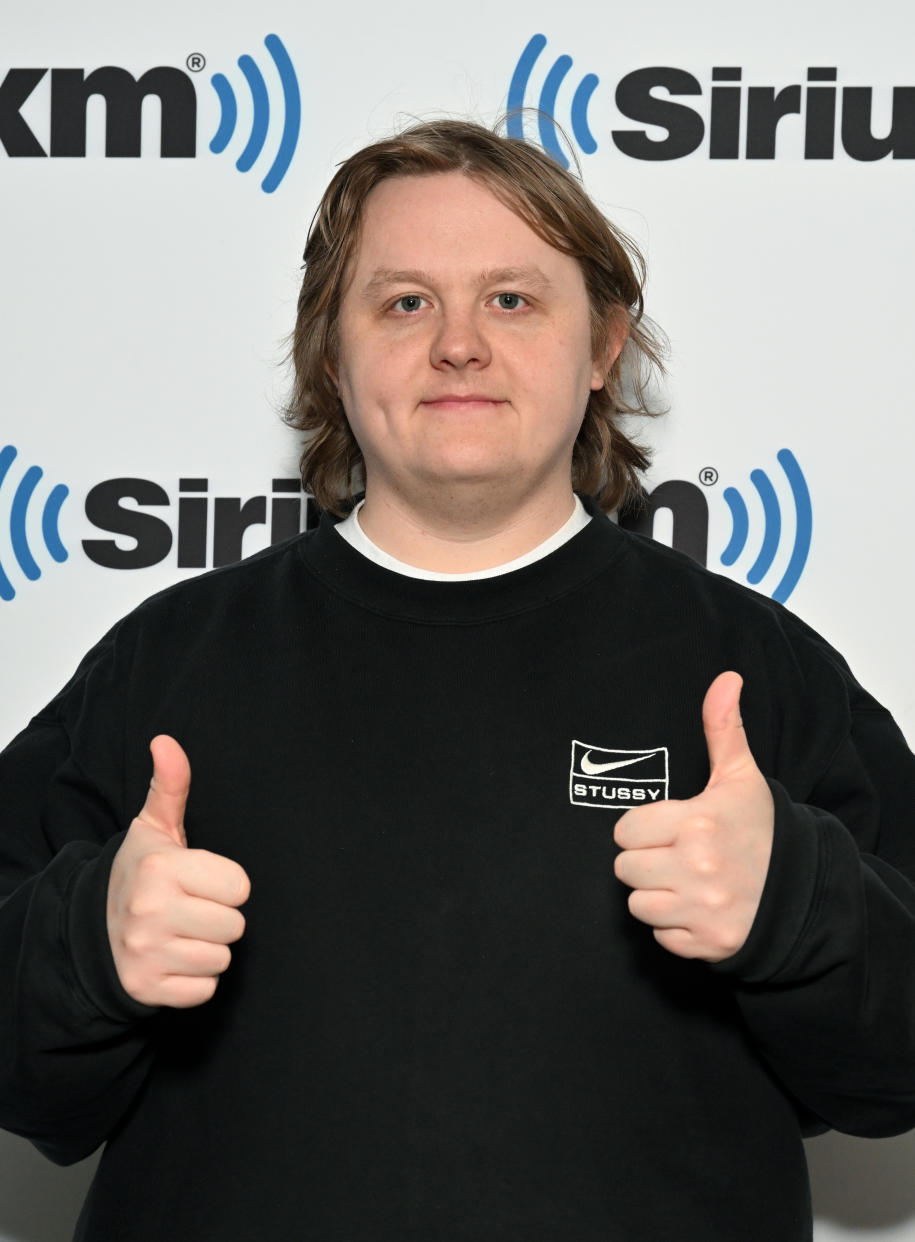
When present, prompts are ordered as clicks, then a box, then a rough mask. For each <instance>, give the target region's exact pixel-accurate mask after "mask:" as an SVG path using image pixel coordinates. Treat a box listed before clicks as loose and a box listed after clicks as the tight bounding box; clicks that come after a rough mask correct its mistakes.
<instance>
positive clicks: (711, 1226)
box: [0, 507, 915, 1242]
mask: <svg viewBox="0 0 915 1242" xmlns="http://www.w3.org/2000/svg"><path fill="white" fill-rule="evenodd" d="M592 513H594V520H593V521H592V522H591V523H590V524H589V525H588V526H587V527H586V528H585V529H584V530H583V531H581V532H580V533H579V534H578V535H576V536H575V537H574V538H573V539H572V540H570V541H569V542H568V543H567V544H565V545H564V546H563V547H561V548H560V549H559V550H557V551H556V552H554V553H552V554H551V555H549V556H547V557H546V558H544V559H543V560H541V561H538V562H537V563H535V564H533V565H530V566H527V567H525V568H523V569H520V570H517V571H515V572H512V573H509V574H506V575H503V576H501V577H495V578H490V579H484V580H480V581H472V582H461V583H450V582H428V581H422V580H417V579H412V578H407V577H404V576H401V575H398V574H396V573H393V572H391V571H389V570H387V569H383V568H381V567H379V566H377V565H375V564H373V563H371V562H369V561H368V560H366V559H365V558H364V557H362V556H361V555H360V554H359V553H358V552H356V551H355V550H354V549H352V548H351V547H349V545H347V544H346V543H345V542H344V540H343V539H341V538H340V536H339V535H338V534H337V533H336V532H335V531H334V529H333V524H332V523H331V522H330V521H329V520H328V519H326V518H325V519H324V520H323V522H322V525H321V527H320V528H319V529H318V530H317V531H315V532H312V533H309V534H306V535H302V536H299V537H298V538H296V539H293V540H291V541H289V542H287V543H285V544H282V545H280V546H278V547H276V548H273V549H270V550H268V551H267V552H264V553H261V554H260V555H258V556H255V557H252V558H250V559H249V560H246V561H243V562H241V563H240V564H238V565H234V566H231V567H228V568H225V569H221V570H217V571H215V572H213V573H210V574H206V575H204V576H203V577H201V578H198V579H195V580H193V581H190V582H185V583H183V584H181V585H179V586H176V587H173V588H171V589H169V590H167V591H164V592H162V593H161V594H159V595H157V596H155V597H154V598H153V599H151V600H148V601H147V602H146V603H145V604H143V605H142V606H141V607H140V608H138V609H137V610H136V611H135V612H133V613H132V614H131V615H130V616H128V617H127V618H126V619H125V620H123V621H122V622H120V623H119V624H118V625H117V626H115V628H114V629H113V630H111V632H110V633H109V634H108V635H107V636H106V637H105V638H104V639H103V640H102V641H101V642H100V643H99V644H98V646H97V647H96V648H95V649H94V650H93V651H92V652H90V653H89V655H88V656H87V657H86V658H85V660H84V661H83V663H82V664H81V666H80V668H79V670H78V671H77V673H76V674H75V676H74V678H73V679H72V681H71V682H70V683H69V684H68V685H67V686H66V687H65V689H64V690H63V691H62V692H61V693H60V694H59V695H58V696H57V698H56V699H54V701H53V702H52V703H51V704H50V705H49V706H48V707H47V708H46V709H45V710H44V711H42V712H41V713H40V714H39V715H38V716H37V717H36V718H35V719H34V720H33V721H32V723H31V725H30V726H29V727H28V728H27V729H26V730H25V731H24V732H23V733H22V734H20V735H19V737H17V738H16V739H15V740H14V741H13V742H12V743H11V745H10V746H9V747H8V749H7V750H6V751H5V752H4V753H3V755H2V756H0V819H2V822H0V895H2V897H3V898H4V900H3V904H2V906H0V986H2V997H3V1002H2V1006H0V1124H2V1125H4V1126H6V1127H7V1128H9V1129H10V1130H13V1131H15V1132H16V1133H18V1134H23V1135H27V1136H28V1137H29V1138H30V1139H31V1140H32V1141H33V1142H34V1143H35V1144H36V1145H37V1146H38V1147H39V1148H40V1149H41V1150H42V1151H44V1152H45V1153H46V1154H47V1155H48V1156H50V1157H51V1158H52V1159H54V1160H56V1161H59V1162H61V1163H67V1162H70V1161H74V1160H78V1159H80V1158H81V1157H84V1156H86V1155H88V1154H89V1153H90V1152H91V1151H93V1150H94V1149H95V1148H96V1147H98V1146H99V1144H101V1143H103V1142H107V1146H106V1150H105V1153H104V1155H103V1158H102V1161H101V1164H100V1166H99V1170H98V1173H97V1176H96V1179H95V1182H94V1184H93V1187H92V1190H91V1191H90V1195H89V1199H88V1201H87V1204H86V1208H85V1210H84V1212H83V1215H82V1217H81V1221H80V1225H79V1226H78V1230H77V1237H78V1238H81V1239H87V1240H88V1242H153V1240H155V1242H161V1240H162V1239H163V1238H168V1239H170V1242H207V1240H208V1239H213V1240H214V1242H215V1240H217V1239H218V1240H219V1242H236V1240H237V1242H250V1239H251V1238H252V1237H259V1238H267V1239H271V1240H275V1242H286V1240H291V1239H305V1240H307V1242H403V1240H406V1239H416V1240H417V1242H420V1240H422V1242H659V1240H665V1239H668V1238H677V1239H678V1242H709V1239H715V1240H716V1242H724V1240H728V1239H734V1242H737V1240H739V1242H753V1240H755V1239H758V1240H759V1242H773V1239H778V1240H779V1242H795V1240H797V1242H800V1240H801V1239H809V1238H810V1236H811V1221H810V1204H809V1192H808V1185H807V1175H806V1168H805V1162H804V1155H803V1148H802V1144H801V1134H802V1132H808V1131H809V1130H814V1129H817V1128H820V1129H822V1128H824V1127H827V1126H832V1127H836V1128H838V1129H841V1130H846V1131H848V1132H851V1133H855V1134H871V1135H883V1134H892V1133H897V1132H899V1131H902V1130H904V1129H907V1128H908V1127H910V1126H912V1125H915V884H913V877H915V824H913V822H912V815H913V812H912V808H913V804H915V759H913V757H912V755H911V754H910V752H909V751H908V749H907V747H906V745H905V742H904V741H903V739H902V736H901V734H900V733H899V731H898V729H897V728H896V726H895V725H894V724H893V722H892V720H891V719H890V717H889V715H888V714H887V712H886V711H885V710H884V709H883V708H882V707H880V705H879V704H877V703H876V702H875V701H874V700H873V699H872V698H871V697H870V696H869V695H868V694H866V693H865V691H863V690H862V689H861V687H860V686H858V684H857V683H856V682H855V680H854V679H853V677H852V676H851V674H850V673H849V671H848V669H847V667H846V665H845V663H844V662H843V660H842V659H841V657H840V656H839V655H837V653H836V652H835V651H833V650H832V649H831V648H830V647H829V646H827V644H826V643H824V642H823V640H822V639H820V638H819V637H818V636H817V635H816V634H814V633H813V632H812V631H811V630H810V629H808V628H807V627H806V626H805V625H803V623H801V622H800V621H799V620H797V619H796V618H795V617H793V616H792V615H791V614H789V613H788V612H786V611H785V610H784V609H783V608H781V607H780V606H779V605H777V604H774V603H772V602H771V601H769V600H767V599H764V598H763V597H761V596H758V595H756V594H754V593H753V592H750V591H748V590H746V589H744V588H742V587H740V586H738V585H736V584H734V583H733V582H730V581H728V580H726V579H723V578H720V577H718V576H716V575H714V574H711V573H708V572H707V571H706V570H704V569H702V568H701V567H700V566H698V565H696V564H695V563H693V562H692V561H690V560H688V559H686V558H684V557H681V556H679V555H678V554H677V553H675V552H672V551H670V550H669V549H667V548H664V547H662V546H660V545H658V544H655V543H652V542H651V541H650V540H646V539H642V538H640V537H638V536H635V535H632V534H628V533H626V532H623V531H621V530H619V529H618V528H617V527H615V526H614V525H613V524H612V523H611V522H610V521H608V520H607V519H606V518H604V517H603V516H601V515H599V514H598V513H597V511H596V510H594V509H593V507H592ZM729 668H733V669H736V670H737V671H738V672H740V673H741V674H742V675H743V677H744V682H745V686H744V693H743V698H742V704H741V706H742V714H743V719H744V723H745V725H746V730H747V737H748V740H749V743H750V746H751V748H752V750H753V753H754V755H755V758H756V761H757V763H758V764H759V766H760V768H761V769H762V771H763V772H764V773H765V775H766V776H767V777H768V778H770V779H771V784H772V790H773V794H774V797H775V807H776V824H775V839H774V847H773V854H772V861H771V865H770V870H769V875H768V877H767V881H766V886H765V890H764V892H763V897H762V903H761V906H760V909H759V913H758V916H757V918H756V921H755V923H754V925H753V929H752V931H751V933H750V937H749V939H748V941H747V943H746V944H745V945H744V947H743V948H742V949H741V950H740V951H739V952H738V953H737V954H736V955H735V956H734V957H732V958H730V959H728V960H727V961H724V962H722V963H719V964H718V965H716V966H709V965H707V964H705V963H702V962H697V961H687V960H684V959H681V958H678V957H675V956H674V955H672V954H669V953H667V952H666V951H665V950H664V949H663V948H661V947H660V946H659V945H658V944H657V943H656V942H655V940H654V938H653V936H652V933H651V929H650V928H648V927H646V926H644V925H642V924H641V923H639V922H637V921H636V920H635V919H633V918H632V917H631V915H630V914H629V912H628V909H627V905H626V899H627V895H628V890H627V889H626V888H625V887H624V886H623V885H622V884H620V883H619V882H618V881H617V880H616V878H615V877H614V874H613V858H614V855H615V852H616V847H615V845H614V842H613V825H614V823H615V822H616V819H617V818H618V817H619V815H620V814H621V813H622V810H623V809H624V808H625V806H626V805H629V804H630V802H632V801H633V800H635V799H636V798H638V797H641V799H642V800H644V799H645V798H646V797H648V798H655V797H664V796H669V797H671V798H688V797H691V796H693V795H695V794H697V793H699V792H700V791H701V790H702V789H703V787H704V785H705V783H706V780H707V778H708V758H707V752H706V746H705V740H704V736H703V731H702V723H701V715H700V709H701V703H702V699H703V696H704V694H705V691H706V689H707V687H708V685H709V684H710V682H711V681H712V680H713V678H714V677H715V676H716V674H718V673H719V672H721V671H722V670H724V669H729ZM163 732H164V733H170V734H172V735H173V736H174V737H176V738H177V739H178V741H179V742H180V743H181V744H182V746H183V747H184V748H185V750H186V751H187V754H188V756H189V758H190V762H191V768H192V773H193V780H192V787H191V795H190V801H189V804H188V815H187V820H186V827H187V833H188V839H189V844H190V845H191V846H195V847H203V848H206V849H209V850H213V851H215V852H217V853H219V854H223V855H225V856H227V857H229V858H234V859H236V860H237V861H238V862H239V863H240V864H241V865H242V866H243V867H244V868H245V870H246V871H247V872H248V875H249V876H250V878H251V884H252V894H251V898H250V901H249V902H248V904H247V906H246V907H245V915H246V919H247V929H246V932H245V935H244V937H243V939H242V940H241V941H240V942H239V943H238V944H237V945H235V946H233V961H232V964H231V966H230V968H229V970H228V972H227V973H226V975H225V976H224V977H223V978H222V980H221V982H220V984H219V987H218V989H217V992H216V996H215V997H214V999H213V1000H212V1001H210V1002H208V1003H207V1004H205V1005H202V1006H199V1007H198V1008H196V1009H188V1010H171V1009H162V1010H155V1009H151V1008H148V1007H146V1006H144V1005H141V1004H139V1003H137V1002H135V1001H133V1000H132V999H131V998H130V997H128V996H127V994H126V993H125V992H124V990H123V989H122V987H121V985H120V982H119V980H118V977H117V974H116V971H115V969H114V964H113V960H112V956H111V950H110V947H109V943H108V939H107V931H106V925H105V897H106V889H107V882H108V873H109V869H110V865H111V860H112V857H113V855H114V854H115V852H116V850H117V849H118V847H119V845H120V843H121V841H122V840H123V834H124V831H125V829H126V827H127V825H128V824H129V823H130V820H131V819H132V818H133V816H134V815H135V814H136V813H137V811H138V810H139V808H140V807H141V806H142V804H143V801H144V798H145V794H146V787H147V784H148V781H149V776H150V760H149V754H148V749H147V747H148V743H149V740H150V738H152V737H153V736H154V735H155V734H157V733H163ZM620 752H627V754H628V757H629V758H632V756H633V755H635V759H634V760H633V762H631V763H627V764H621V757H620ZM639 752H645V753H644V756H643V757H641V758H640V757H639ZM622 758H623V759H625V758H627V755H625V754H624V755H623V756H622ZM608 765H615V766H608ZM636 789H642V790H645V791H650V792H645V793H643V794H642V795H636V794H635V793H634V792H633V791H634V790H636ZM621 791H627V792H621Z"/></svg>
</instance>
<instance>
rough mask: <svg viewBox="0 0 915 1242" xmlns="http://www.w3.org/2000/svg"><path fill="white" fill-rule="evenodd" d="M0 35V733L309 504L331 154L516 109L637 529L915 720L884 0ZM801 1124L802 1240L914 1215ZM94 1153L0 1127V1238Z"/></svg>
mask: <svg viewBox="0 0 915 1242" xmlns="http://www.w3.org/2000/svg"><path fill="white" fill-rule="evenodd" d="M0 32H2V37H0V211H2V219H3V228H2V232H0V272H2V290H3V331H2V333H0V411H2V423H0V635H2V652H3V659H2V694H0V742H3V743H5V742H6V741H7V740H9V738H11V737H12V736H13V735H14V734H15V733H16V732H17V731H18V730H19V728H21V727H22V725H23V724H24V723H25V722H26V721H27V720H28V718H29V717H30V715H32V714H33V713H34V712H35V711H36V710H37V709H38V708H40V707H41V706H42V705H43V703H44V702H45V701H47V699H49V698H50V697H51V696H52V695H53V694H54V692H55V691H56V690H57V689H58V688H59V687H60V685H61V684H62V683H63V682H64V681H65V680H66V679H67V677H68V676H69V675H70V673H71V672H72V670H73V668H74V666H75V665H76V663H77V662H78V660H79V658H80V656H81V655H82V653H83V652H84V651H85V650H86V649H87V648H88V647H89V646H90V645H91V644H92V643H93V642H94V641H95V639H96V638H97V637H98V636H99V635H100V634H101V633H103V632H104V631H105V630H106V629H107V628H108V627H109V626H110V625H111V624H112V623H113V622H114V621H115V620H116V619H117V618H118V617H119V616H121V615H122V614H123V613H125V612H126V611H127V610H129V609H130V608H131V607H132V606H133V605H134V604H135V603H137V602H138V601H139V600H141V599H143V598H144V597H145V596H147V595H149V594H151V593H152V592H154V591H156V590H158V589H160V588H162V587H164V586H166V585H168V584H169V583H172V582H174V581H177V580H179V579H181V578H183V577H186V576H188V575H191V574H194V573H199V572H200V571H202V570H205V569H207V568H209V567H212V566H215V565H220V564H225V563H228V562H229V561H232V560H235V559H237V558H238V557H240V556H246V555H249V554H250V553H252V552H255V551H257V550H259V549H260V548H262V547H264V546H266V545H267V544H268V543H270V542H271V541H275V540H278V539H282V538H286V537H287V536H288V535H289V534H291V533H294V532H295V531H296V530H298V529H300V528H302V527H304V526H305V524H306V523H307V521H308V517H309V506H308V501H307V498H306V497H305V496H304V495H303V494H302V492H301V489H300V486H299V483H298V478H297V471H296V460H297V456H298V444H297V442H296V439H295V436H294V433H292V432H291V431H290V430H289V429H288V428H287V427H286V426H285V425H284V424H283V422H282V419H281V416H280V411H281V408H282V404H283V400H284V397H285V394H286V390H287V387H288V383H289V375H288V371H287V370H286V367H285V361H284V359H285V352H286V348H287V341H286V338H287V336H288V334H289V332H290V331H291V328H292V325H293V320H294V313H295V301H296V295H297V288H298V281H299V263H300V257H301V251H302V247H303V244H304V240H305V234H306V230H307V227H308V223H309V221H310V219H311V215H312V212H313V211H314V208H315V206H316V204H317V201H318V198H319V196H320V194H321V191H322V190H323V188H324V186H325V185H326V183H327V181H328V180H329V178H330V176H331V175H332V173H333V170H334V168H335V166H336V164H337V163H338V162H339V161H340V160H341V159H344V158H346V156H347V155H349V154H350V153H352V152H353V151H354V150H356V149H357V148H358V147H360V146H363V145H365V144H366V143H367V142H369V141H372V140H374V139H376V138H379V137H382V136H384V135H386V134H387V133H389V132H390V131H391V129H392V128H394V127H397V126H401V125H403V124H406V123H409V122H410V121H411V120H412V119H417V118H419V119H426V118H430V117H433V116H442V115H450V116H470V117H473V118H474V119H477V120H481V121H483V122H486V123H489V122H492V121H494V120H496V118H498V117H499V116H500V114H502V113H503V112H505V111H506V109H508V108H516V107H520V106H525V105H527V106H531V107H537V108H540V109H542V111H543V112H544V113H545V114H547V116H545V117H543V118H542V119H541V121H540V125H539V141H540V142H541V143H542V144H543V145H544V146H545V147H546V148H547V149H548V150H550V151H552V152H553V153H554V155H555V157H556V158H557V159H559V160H563V161H568V160H570V159H577V160H578V161H579V163H580V166H581V170H582V175H583V178H584V182H585V184H586V187H587V188H588V190H589V191H590V193H591V194H592V196H593V197H594V198H595V199H596V200H597V202H598V203H599V204H600V205H601V206H602V208H603V209H604V210H605V211H606V212H607V214H608V215H609V216H610V217H611V218H612V219H613V220H614V221H615V222H616V223H617V224H619V225H620V226H621V227H622V228H623V229H624V230H626V231H627V232H628V233H630V234H631V235H632V236H633V237H634V238H635V240H636V241H637V242H638V244H639V245H640V247H641V248H642V250H643V252H644V253H645V254H646V257H647V260H648V266H649V282H648V289H647V308H648V312H649V314H650V315H651V316H652V318H654V319H655V320H656V321H657V322H658V323H659V324H660V325H661V326H662V327H663V328H664V330H665V331H666V333H667V335H668V337H669V339H670V343H671V359H670V368H669V374H668V376H667V379H666V384H665V393H664V397H665V400H666V403H667V405H668V407H669V413H668V414H667V415H666V416H665V417H664V418H663V419H660V420H657V421H655V422H653V423H651V424H650V425H648V426H646V427H645V428H644V429H643V437H644V439H645V440H646V441H647V442H648V443H650V444H651V445H652V446H653V448H654V452H655V464H654V466H653V469H652V472H651V475H650V478H649V484H650V486H651V488H652V509H653V521H654V527H653V533H654V535H655V537H656V538H658V539H662V540H664V541H665V542H668V543H671V542H672V543H674V544H675V545H677V546H679V547H681V548H683V549H685V550H687V551H689V553H690V554H691V555H693V556H695V557H697V558H698V559H699V560H702V561H703V562H704V563H705V564H707V565H708V566H709V567H710V568H711V569H713V570H715V571H717V572H719V573H723V574H726V575H728V576H730V577H732V578H735V579H737V580H739V581H741V582H747V583H749V584H751V585H752V586H754V587H755V588H756V589H757V590H759V591H762V592H764V593H765V594H767V595H770V596H772V597H773V598H775V599H778V600H780V601H782V602H784V603H786V604H787V606H788V607H789V608H791V609H793V610H794V611H796V612H797V613H798V614H799V615H800V616H801V617H803V618H804V619H805V620H807V621H808V622H810V623H811V624H812V625H813V626H814V627H815V628H817V629H819V630H820V631H822V632H823V633H824V634H825V635H826V636H827V637H829V638H830V640H831V641H832V642H833V643H834V644H835V645H836V646H838V647H839V649H840V650H841V651H843V653H844V654H845V655H846V657H847V659H848V660H849V662H850V663H851V665H852V668H853V669H854V670H855V672H856V673H857V675H858V677H859V679H860V680H861V681H863V682H864V684H865V685H866V686H868V688H869V689H871V690H872V691H873V692H874V693H875V694H876V695H877V697H878V698H880V699H881V700H883V701H884V702H885V703H887V705H888V706H890V707H891V708H892V710H893V711H894V713H895V714H896V717H897V719H898V720H899V721H900V723H901V725H902V726H903V729H904V730H905V731H906V732H907V733H908V735H909V737H910V738H911V737H912V736H913V735H915V670H913V661H912V658H911V653H910V650H909V646H910V644H909V624H910V617H911V614H912V606H913V587H912V584H911V577H910V573H909V567H910V555H909V552H908V548H907V539H906V531H907V529H908V524H909V515H910V509H911V493H912V478H911V471H912V462H913V449H915V418H913V412H915V411H913V405H915V399H913V397H912V395H911V394H912V384H911V374H910V373H911V346H910V338H911V332H912V314H911V301H910V289H911V288H912V286H913V284H915V252H913V248H912V246H911V244H910V235H911V228H912V224H911V221H912V218H913V212H915V61H913V59H912V54H911V47H912V43H913V37H915V16H913V15H912V12H911V9H910V7H909V6H908V5H905V4H904V3H903V2H902V0H892V2H889V0H876V2H875V3H872V4H870V5H868V6H861V5H858V4H853V3H851V0H839V2H837V3H833V4H832V5H830V6H824V5H822V4H820V3H816V2H814V0H798V2H795V3H788V2H787V0H773V2H772V3H770V4H768V5H766V6H764V7H752V6H747V7H746V8H738V9H735V8H734V7H733V5H732V4H729V3H725V2H724V0H695V3H693V4H691V5H688V6H683V5H682V4H679V3H676V2H675V0H645V3H643V4H640V5H618V6H606V5H605V6H595V5H593V4H592V3H589V2H588V0H567V3H564V4H562V5H554V4H544V3H530V4H520V3H511V2H510V3H509V4H507V5H503V6H498V7H493V6H492V5H488V4H484V3H482V2H481V0H465V3H464V4H462V5H461V6H460V8H459V9H457V10H447V11H444V10H443V11H442V12H441V14H439V13H438V11H436V10H435V9H434V8H432V9H430V8H429V7H428V6H420V5H418V4H416V3H415V2H414V0H388V2H387V3H386V4H385V5H376V4H370V3H368V2H367V0H349V3H346V4H342V5H334V6H327V7H322V8H321V9H320V10H318V9H312V10H310V11H305V10H303V8H302V6H301V5H299V4H293V3H292V2H291V0H275V2H274V3H271V4H268V5H250V4H242V3H231V2H230V3H222V4H219V5H216V4H215V3H197V4H194V5H186V4H178V3H176V2H174V0H163V2H162V3H160V4H159V5H158V6H157V9H156V11H155V13H154V14H153V13H149V14H147V15H145V16H144V18H143V21H142V23H139V22H137V21H136V20H135V19H134V18H133V16H132V14H131V13H130V12H129V11H128V10H126V9H125V8H124V6H122V5H116V4H114V3H113V0H111V2H109V0H86V3H83V4H81V5H69V4H66V3H64V0H56V2H55V3H48V2H43V0H36V3H35V4H34V5H32V6H29V7H26V6H19V7H18V9H17V10H16V11H13V10H11V9H10V8H8V9H7V11H6V12H5V14H4V15H3V17H2V18H0ZM549 117H554V118H555V120H556V122H557V123H558V126H560V127H561V130H562V131H563V132H562V133H560V131H559V129H557V127H556V126H554V125H553V124H552V123H551V121H550V120H549ZM536 130H537V125H536V123H535V124H534V127H533V134H534V136H535V137H536V136H538V135H537V133H536ZM567 144H568V145H567ZM748 1124H752V1119H748ZM808 1153H809V1158H810V1164H811V1173H812V1181H813V1193H814V1204H815V1211H816V1237H817V1239H818V1242H835V1240H837V1239H845V1238H854V1239H859V1240H862V1242H863V1240H864V1239H872V1240H876V1239H877V1238H879V1239H880V1242H891V1240H896V1239H898V1240H900V1242H902V1240H906V1242H915V1177H913V1176H912V1169H913V1168H915V1140H913V1139H912V1137H911V1136H903V1137H902V1138H899V1139H894V1140H882V1141H878V1142H864V1141H860V1140H852V1139H847V1138H843V1137H841V1136H836V1135H827V1136H824V1137H823V1138H820V1139H816V1140H813V1141H811V1142H810V1143H809V1144H808ZM93 1164H94V1161H93V1160H89V1161H87V1162H85V1163H84V1164H83V1165H81V1166H77V1167H76V1168H74V1169H69V1170H60V1169H55V1168H54V1167H53V1166H51V1165H48V1164H45V1163H44V1162H43V1161H42V1160H41V1158H40V1157H39V1156H38V1155H37V1154H36V1153H35V1152H34V1151H33V1150H32V1149H31V1147H30V1146H29V1145H28V1144H26V1143H24V1142H22V1141H20V1140H18V1139H14V1138H11V1137H9V1136H0V1242H57V1240H59V1239H60V1240H63V1239H66V1238H68V1237H69V1236H70V1232H71V1230H72V1227H73V1222H74V1220H75V1216H76V1214H77V1211H78V1206H79V1203H80V1200H81V1198H82V1195H83V1193H84V1191H85V1187H86V1185H87V1184H88V1180H89V1177H90V1176H91V1170H92V1167H93Z"/></svg>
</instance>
